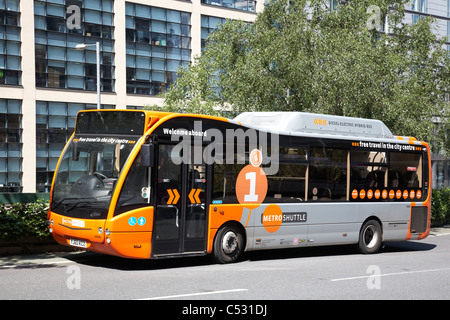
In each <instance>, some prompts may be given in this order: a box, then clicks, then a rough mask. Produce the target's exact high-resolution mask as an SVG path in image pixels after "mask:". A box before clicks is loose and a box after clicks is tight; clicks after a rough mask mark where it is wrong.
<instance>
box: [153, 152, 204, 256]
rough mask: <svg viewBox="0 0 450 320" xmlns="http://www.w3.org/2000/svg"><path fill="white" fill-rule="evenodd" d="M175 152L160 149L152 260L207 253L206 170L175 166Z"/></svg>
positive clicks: (197, 166)
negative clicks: (161, 257)
mask: <svg viewBox="0 0 450 320" xmlns="http://www.w3.org/2000/svg"><path fill="white" fill-rule="evenodd" d="M174 148H175V145H169V144H160V145H159V152H158V163H157V181H156V184H157V186H156V193H157V194H156V208H155V215H154V227H153V239H152V256H153V257H158V256H165V255H178V254H189V253H192V254H194V253H203V252H205V251H206V235H207V232H206V228H207V223H206V212H207V210H206V182H207V172H206V171H207V170H206V169H207V166H206V165H205V164H201V165H195V164H186V163H181V164H175V163H179V162H180V161H177V160H180V159H174V158H173V156H174V152H173V151H174ZM174 162H175V163H174Z"/></svg>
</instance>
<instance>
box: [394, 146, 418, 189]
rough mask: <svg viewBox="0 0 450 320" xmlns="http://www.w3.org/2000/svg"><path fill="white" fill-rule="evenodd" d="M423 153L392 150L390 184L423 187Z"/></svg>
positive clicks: (402, 186) (395, 186)
mask: <svg viewBox="0 0 450 320" xmlns="http://www.w3.org/2000/svg"><path fill="white" fill-rule="evenodd" d="M422 163H423V160H422V155H421V154H420V153H402V152H391V154H390V166H389V186H390V187H392V188H401V189H405V188H406V189H407V188H410V189H413V188H416V189H417V188H422V176H423V174H422V171H423V170H422Z"/></svg>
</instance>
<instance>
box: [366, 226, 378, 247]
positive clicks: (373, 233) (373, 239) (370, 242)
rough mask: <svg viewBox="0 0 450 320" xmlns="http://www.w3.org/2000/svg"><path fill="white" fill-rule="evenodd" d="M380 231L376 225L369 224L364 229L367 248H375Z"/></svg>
mask: <svg viewBox="0 0 450 320" xmlns="http://www.w3.org/2000/svg"><path fill="white" fill-rule="evenodd" d="M378 237H379V235H378V232H377V230H376V229H375V227H374V226H367V228H366V229H365V230H364V244H365V245H366V247H367V248H373V247H375V245H376V244H377V242H378Z"/></svg>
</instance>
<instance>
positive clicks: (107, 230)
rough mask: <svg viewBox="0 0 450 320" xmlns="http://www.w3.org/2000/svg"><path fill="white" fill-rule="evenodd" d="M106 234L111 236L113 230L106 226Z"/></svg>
mask: <svg viewBox="0 0 450 320" xmlns="http://www.w3.org/2000/svg"><path fill="white" fill-rule="evenodd" d="M105 234H106V235H107V236H109V235H110V234H111V230H109V229H108V228H106V230H105Z"/></svg>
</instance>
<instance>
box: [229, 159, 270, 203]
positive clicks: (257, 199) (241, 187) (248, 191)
mask: <svg viewBox="0 0 450 320" xmlns="http://www.w3.org/2000/svg"><path fill="white" fill-rule="evenodd" d="M266 194H267V177H266V174H265V173H264V171H263V169H261V168H260V167H254V166H253V165H251V164H248V165H246V166H245V167H244V168H242V170H241V172H239V175H238V177H237V180H236V197H237V199H238V201H239V203H240V204H244V205H246V204H261V203H262V202H263V201H264V199H265V198H266ZM251 207H252V208H254V206H251Z"/></svg>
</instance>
